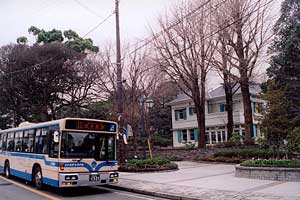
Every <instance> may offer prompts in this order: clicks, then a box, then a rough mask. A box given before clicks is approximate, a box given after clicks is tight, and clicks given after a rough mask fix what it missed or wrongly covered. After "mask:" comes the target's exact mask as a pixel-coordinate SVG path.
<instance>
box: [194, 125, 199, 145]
mask: <svg viewBox="0 0 300 200" xmlns="http://www.w3.org/2000/svg"><path fill="white" fill-rule="evenodd" d="M194 138H195V142H198V129H197V128H195V129H194Z"/></svg>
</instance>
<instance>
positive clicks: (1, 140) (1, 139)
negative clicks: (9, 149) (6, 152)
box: [0, 133, 4, 150]
mask: <svg viewBox="0 0 300 200" xmlns="http://www.w3.org/2000/svg"><path fill="white" fill-rule="evenodd" d="M3 135H4V133H3V134H1V135H0V150H2V143H3V138H2V136H3Z"/></svg>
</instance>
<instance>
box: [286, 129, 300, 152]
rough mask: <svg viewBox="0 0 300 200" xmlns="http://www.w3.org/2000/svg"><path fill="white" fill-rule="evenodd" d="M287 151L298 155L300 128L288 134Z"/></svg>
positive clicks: (299, 150) (299, 149)
mask: <svg viewBox="0 0 300 200" xmlns="http://www.w3.org/2000/svg"><path fill="white" fill-rule="evenodd" d="M287 141H288V144H287V145H288V150H289V151H291V152H298V153H300V128H295V129H293V130H292V131H291V132H289V133H288V136H287Z"/></svg>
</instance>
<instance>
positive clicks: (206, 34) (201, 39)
mask: <svg viewBox="0 0 300 200" xmlns="http://www.w3.org/2000/svg"><path fill="white" fill-rule="evenodd" d="M199 4H202V5H203V6H199ZM196 7H198V9H197V12H195V13H194V14H193V15H191V14H190V13H191V10H193V9H194V8H196ZM210 9H211V5H210V4H207V2H204V1H197V2H192V1H191V2H188V3H183V4H181V5H180V6H178V7H177V8H176V9H174V10H173V11H172V12H171V15H170V16H168V15H165V16H164V17H162V18H160V20H159V24H160V27H161V29H162V30H163V31H162V32H161V34H160V35H159V36H155V35H154V38H155V39H154V46H155V48H156V50H157V56H158V59H157V60H158V64H159V66H160V68H161V70H162V71H163V72H164V73H166V74H167V75H168V77H169V78H171V79H172V80H173V81H174V82H176V83H177V85H178V86H179V87H180V89H181V90H182V92H184V93H185V94H186V95H188V96H189V97H190V98H191V99H192V100H193V102H194V104H195V111H196V116H197V122H198V130H199V137H198V148H204V147H205V94H206V78H207V73H208V71H209V70H210V67H211V57H212V55H213V54H214V49H215V45H214V42H215V40H214V38H213V34H212V32H213V29H212V26H211V20H212V16H211V14H210V13H211V12H210ZM174 21H175V22H178V23H176V26H172V24H174Z"/></svg>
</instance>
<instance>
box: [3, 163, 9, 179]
mask: <svg viewBox="0 0 300 200" xmlns="http://www.w3.org/2000/svg"><path fill="white" fill-rule="evenodd" d="M4 173H5V177H6V178H10V167H9V162H8V161H6V162H5V167H4Z"/></svg>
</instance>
